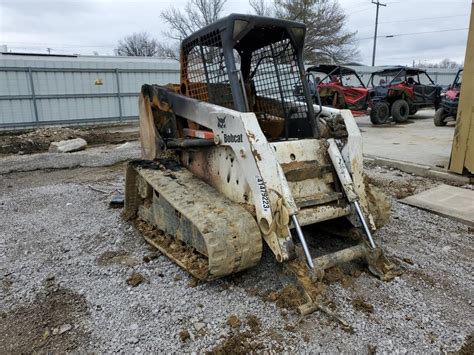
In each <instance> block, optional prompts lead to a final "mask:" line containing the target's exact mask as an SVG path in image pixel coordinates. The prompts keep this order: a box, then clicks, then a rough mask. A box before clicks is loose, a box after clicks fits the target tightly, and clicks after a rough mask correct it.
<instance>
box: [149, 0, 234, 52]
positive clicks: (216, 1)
mask: <svg viewBox="0 0 474 355" xmlns="http://www.w3.org/2000/svg"><path fill="white" fill-rule="evenodd" d="M226 2H227V0H189V1H188V2H187V3H186V5H185V7H184V10H180V9H177V8H174V7H171V8H169V9H167V10H163V11H162V12H161V14H160V17H161V18H162V19H163V20H164V21H165V22H166V23H167V24H168V26H169V27H170V29H169V31H167V32H165V33H164V35H165V36H166V37H168V38H171V39H172V41H171V43H165V42H158V54H159V56H162V57H168V58H173V59H179V43H180V42H181V41H182V40H183V39H184V38H186V37H187V36H189V35H190V34H192V33H193V32H195V31H197V30H198V29H200V28H202V27H204V26H207V25H209V24H211V23H213V22H215V21H216V20H218V19H219V18H221V17H222V13H223V10H224V5H225V3H226Z"/></svg>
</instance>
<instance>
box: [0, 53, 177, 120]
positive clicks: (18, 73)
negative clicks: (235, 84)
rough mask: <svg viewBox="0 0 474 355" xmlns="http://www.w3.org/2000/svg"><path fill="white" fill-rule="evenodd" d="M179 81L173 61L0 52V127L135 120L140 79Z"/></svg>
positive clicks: (154, 81) (160, 81)
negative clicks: (2, 53) (6, 53)
mask: <svg viewBox="0 0 474 355" xmlns="http://www.w3.org/2000/svg"><path fill="white" fill-rule="evenodd" d="M178 81H179V64H178V62H176V61H163V60H158V59H154V58H128V57H127V58H121V57H50V56H48V57H40V56H20V55H0V129H14V128H21V127H36V126H44V125H53V124H82V123H100V122H121V121H125V120H130V119H136V118H137V117H138V104H137V99H138V93H139V92H140V88H141V85H142V84H144V83H152V84H167V83H176V82H178ZM99 83H101V85H97V84H99Z"/></svg>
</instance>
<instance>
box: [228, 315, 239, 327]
mask: <svg viewBox="0 0 474 355" xmlns="http://www.w3.org/2000/svg"><path fill="white" fill-rule="evenodd" d="M226 323H227V325H228V326H229V327H231V328H240V325H241V324H242V322H241V321H240V319H239V317H237V316H236V315H235V314H232V315H231V316H230V317H229V318H227V322H226Z"/></svg>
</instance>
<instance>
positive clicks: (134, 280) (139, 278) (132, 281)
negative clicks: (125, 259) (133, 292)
mask: <svg viewBox="0 0 474 355" xmlns="http://www.w3.org/2000/svg"><path fill="white" fill-rule="evenodd" d="M143 281H145V278H144V277H143V275H142V274H140V273H138V272H134V273H132V274H131V275H130V277H129V278H128V279H127V284H129V285H130V286H132V287H137V286H138V285H140V284H141V283H142V282H143Z"/></svg>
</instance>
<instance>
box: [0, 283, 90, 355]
mask: <svg viewBox="0 0 474 355" xmlns="http://www.w3.org/2000/svg"><path fill="white" fill-rule="evenodd" d="M87 314H88V307H87V302H86V299H85V297H84V296H82V295H79V294H77V293H75V292H74V291H72V290H69V289H65V288H61V287H59V286H57V285H56V284H54V283H53V282H50V283H49V284H48V285H47V286H46V289H45V290H42V291H41V292H39V293H38V294H37V296H36V299H35V300H34V301H33V302H32V303H31V304H27V305H22V306H19V307H16V308H14V309H12V310H10V311H7V312H2V313H0V334H2V340H1V341H0V353H1V354H20V353H21V354H23V353H38V352H40V353H65V352H71V351H73V350H75V349H77V348H78V347H80V346H82V345H84V344H87V343H88V342H89V340H90V339H89V338H90V336H89V334H87V333H86V332H85V331H84V330H83V328H82V322H81V321H82V320H83V319H84V318H85V317H86V316H87Z"/></svg>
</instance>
